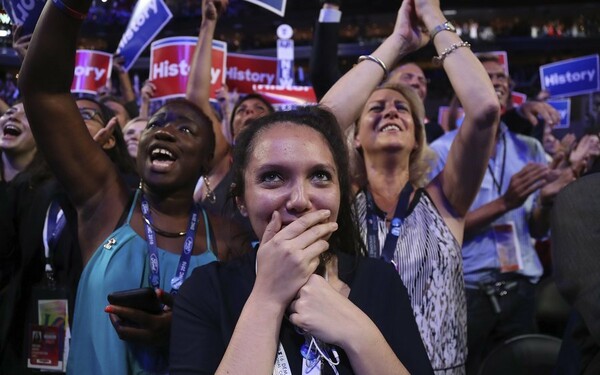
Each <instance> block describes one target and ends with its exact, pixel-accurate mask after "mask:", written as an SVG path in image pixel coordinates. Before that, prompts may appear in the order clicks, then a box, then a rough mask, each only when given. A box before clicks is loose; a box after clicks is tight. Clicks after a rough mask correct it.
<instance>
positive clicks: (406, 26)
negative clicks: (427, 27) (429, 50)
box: [320, 0, 427, 130]
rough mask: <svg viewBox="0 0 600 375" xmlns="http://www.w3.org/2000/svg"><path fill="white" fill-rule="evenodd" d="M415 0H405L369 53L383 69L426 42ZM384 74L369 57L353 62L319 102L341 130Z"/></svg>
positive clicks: (355, 116)
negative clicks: (390, 28)
mask: <svg viewBox="0 0 600 375" xmlns="http://www.w3.org/2000/svg"><path fill="white" fill-rule="evenodd" d="M414 7H415V4H414V0H405V1H403V2H402V6H401V7H400V10H399V11H398V17H397V18H396V25H395V27H394V31H393V32H392V34H391V35H390V36H389V37H388V38H387V39H386V40H385V41H384V42H383V43H382V44H381V45H380V46H379V47H378V48H377V49H376V50H375V52H373V53H372V54H371V56H373V57H374V58H376V59H379V60H380V61H381V62H382V63H383V64H384V66H385V67H386V69H391V68H392V67H394V66H395V65H396V64H397V63H398V62H399V61H400V60H401V59H402V57H404V56H406V55H407V54H408V53H410V52H412V51H415V50H417V49H418V48H420V47H422V46H423V45H424V44H425V43H426V42H427V37H426V36H425V35H423V34H422V33H421V32H420V30H419V28H418V26H417V23H416V18H415V17H414ZM385 78H386V74H385V73H384V70H383V69H382V66H380V65H379V64H378V63H375V62H374V61H371V60H368V61H364V62H362V63H360V64H357V65H355V66H354V67H353V68H352V69H351V70H350V71H348V72H347V73H346V74H344V75H343V76H342V78H340V79H339V80H338V81H337V82H336V83H335V85H333V87H332V88H331V89H330V90H329V91H328V92H327V94H325V96H324V97H323V99H322V100H321V102H320V103H321V104H322V105H324V106H326V107H328V108H329V109H330V110H331V112H332V113H333V114H334V115H335V117H336V119H337V121H338V123H339V124H340V126H341V127H342V130H346V129H347V128H348V127H349V126H350V125H352V124H353V123H354V121H355V120H356V119H357V118H358V116H359V114H360V112H361V111H362V109H363V107H364V105H365V103H366V102H367V99H368V98H369V95H370V94H371V93H372V92H373V90H374V89H375V88H376V87H377V86H378V85H379V84H380V83H381V81H382V80H383V79H385Z"/></svg>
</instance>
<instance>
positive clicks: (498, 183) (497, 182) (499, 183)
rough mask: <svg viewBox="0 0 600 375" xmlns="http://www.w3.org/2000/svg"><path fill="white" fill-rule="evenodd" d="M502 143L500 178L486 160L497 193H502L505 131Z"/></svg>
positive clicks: (504, 163) (504, 164)
mask: <svg viewBox="0 0 600 375" xmlns="http://www.w3.org/2000/svg"><path fill="white" fill-rule="evenodd" d="M502 143H503V146H504V147H503V150H502V168H501V170H500V180H498V179H497V178H496V175H495V174H494V171H493V170H492V167H491V166H490V163H489V162H488V170H489V171H490V174H491V175H492V180H493V181H494V186H495V187H496V190H498V195H502V184H504V167H505V166H506V133H503V134H502Z"/></svg>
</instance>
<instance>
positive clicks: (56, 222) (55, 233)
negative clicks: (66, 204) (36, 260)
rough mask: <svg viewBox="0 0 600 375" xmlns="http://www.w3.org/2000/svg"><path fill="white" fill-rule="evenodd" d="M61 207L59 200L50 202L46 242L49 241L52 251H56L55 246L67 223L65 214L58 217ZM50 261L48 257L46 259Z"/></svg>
mask: <svg viewBox="0 0 600 375" xmlns="http://www.w3.org/2000/svg"><path fill="white" fill-rule="evenodd" d="M60 211H61V208H60V205H59V204H58V202H56V201H55V200H53V201H52V203H50V208H49V209H48V218H47V226H46V242H47V243H48V248H49V249H50V250H51V251H54V247H55V246H56V242H57V241H58V237H60V234H61V233H62V231H63V229H64V228H65V224H66V223H67V220H66V219H65V215H64V213H63V215H62V216H61V217H60V219H59V218H58V214H59V213H60ZM46 261H47V262H48V259H46Z"/></svg>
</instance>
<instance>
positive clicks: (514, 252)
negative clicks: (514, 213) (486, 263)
mask: <svg viewBox="0 0 600 375" xmlns="http://www.w3.org/2000/svg"><path fill="white" fill-rule="evenodd" d="M492 229H493V231H494V239H495V242H496V252H497V253H498V260H499V261H500V272H503V273H504V272H515V271H519V270H522V269H523V257H522V256H521V247H520V245H519V241H518V239H517V232H516V230H515V223H514V222H512V221H511V222H508V223H506V224H498V225H494V226H493V227H492Z"/></svg>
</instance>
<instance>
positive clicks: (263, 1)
mask: <svg viewBox="0 0 600 375" xmlns="http://www.w3.org/2000/svg"><path fill="white" fill-rule="evenodd" d="M245 1H247V2H249V3H252V4H256V5H258V6H259V7H261V8H265V9H267V10H270V11H271V12H273V13H275V14H277V15H279V16H281V17H283V16H284V15H285V4H286V2H287V0H245Z"/></svg>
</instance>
